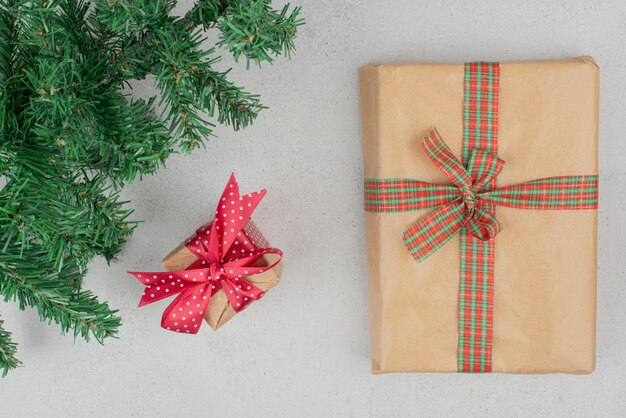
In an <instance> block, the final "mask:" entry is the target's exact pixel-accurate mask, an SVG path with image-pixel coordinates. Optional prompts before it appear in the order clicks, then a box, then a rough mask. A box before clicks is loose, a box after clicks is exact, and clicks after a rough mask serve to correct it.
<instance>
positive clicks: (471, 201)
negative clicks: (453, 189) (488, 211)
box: [461, 187, 476, 212]
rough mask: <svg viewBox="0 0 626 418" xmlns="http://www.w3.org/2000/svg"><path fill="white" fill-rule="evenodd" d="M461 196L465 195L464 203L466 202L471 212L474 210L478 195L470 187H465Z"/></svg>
mask: <svg viewBox="0 0 626 418" xmlns="http://www.w3.org/2000/svg"><path fill="white" fill-rule="evenodd" d="M461 196H462V197H463V203H465V207H467V209H468V210H469V211H470V212H473V211H474V206H475V205H476V195H475V194H474V193H473V192H472V190H471V189H470V188H467V187H464V188H463V189H461Z"/></svg>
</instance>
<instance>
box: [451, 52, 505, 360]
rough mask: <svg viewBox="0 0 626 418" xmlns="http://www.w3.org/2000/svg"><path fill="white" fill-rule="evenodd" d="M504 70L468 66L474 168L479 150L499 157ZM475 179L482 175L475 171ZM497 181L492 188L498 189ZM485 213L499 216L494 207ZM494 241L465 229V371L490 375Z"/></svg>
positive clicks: (468, 143)
mask: <svg viewBox="0 0 626 418" xmlns="http://www.w3.org/2000/svg"><path fill="white" fill-rule="evenodd" d="M499 81H500V65H499V64H498V63H488V62H477V63H467V64H465V89H464V103H463V163H464V164H466V165H467V164H468V163H469V161H470V156H471V155H472V151H473V150H481V151H484V152H488V153H491V154H497V152H498V142H497V141H498V99H499V93H500V86H499ZM471 174H472V175H473V176H476V177H474V178H473V179H472V180H473V181H474V182H478V181H479V178H480V177H481V175H480V173H478V172H476V171H475V170H472V173H471ZM495 186H496V178H495V176H492V177H491V179H490V181H489V188H495ZM483 209H484V210H485V212H487V214H488V215H492V216H493V215H494V214H495V210H494V207H493V205H490V204H485V205H483ZM494 253H495V251H494V241H493V239H489V240H486V241H483V240H480V239H478V238H477V237H475V236H474V235H472V234H471V233H470V232H469V231H468V229H467V227H465V226H464V227H463V228H461V265H460V280H459V313H458V314H459V343H458V370H459V371H460V372H490V371H491V353H492V341H493V280H494V268H493V266H494V261H495V260H494Z"/></svg>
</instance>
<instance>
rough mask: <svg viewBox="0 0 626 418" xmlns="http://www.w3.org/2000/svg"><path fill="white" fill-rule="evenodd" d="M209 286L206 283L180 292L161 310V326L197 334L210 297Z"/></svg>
mask: <svg viewBox="0 0 626 418" xmlns="http://www.w3.org/2000/svg"><path fill="white" fill-rule="evenodd" d="M209 286H210V284H209V283H206V284H203V285H198V286H194V287H192V288H189V289H187V290H185V291H183V292H181V293H180V295H178V297H177V298H176V299H174V301H173V302H172V303H170V305H169V306H168V307H167V308H166V309H165V311H164V312H163V316H162V318H161V327H163V328H165V329H167V330H170V331H175V332H180V333H185V334H197V333H198V331H199V330H200V325H202V319H203V318H204V313H205V311H206V308H207V306H208V304H209V300H210V299H211V291H210V289H209Z"/></svg>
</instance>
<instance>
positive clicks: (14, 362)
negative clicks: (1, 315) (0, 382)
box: [0, 319, 22, 377]
mask: <svg viewBox="0 0 626 418" xmlns="http://www.w3.org/2000/svg"><path fill="white" fill-rule="evenodd" d="M3 326H4V321H3V320H2V319H0V370H1V371H2V377H5V376H6V375H7V373H8V372H9V370H12V369H14V368H16V367H18V366H19V365H21V364H22V362H21V361H19V360H18V359H17V358H15V352H16V351H17V344H15V343H14V342H13V341H12V340H11V333H10V332H8V331H6V330H5V329H4V327H3Z"/></svg>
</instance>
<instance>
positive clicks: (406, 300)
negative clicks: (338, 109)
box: [360, 57, 598, 373]
mask: <svg viewBox="0 0 626 418" xmlns="http://www.w3.org/2000/svg"><path fill="white" fill-rule="evenodd" d="M360 80H361V111H362V124H363V143H364V160H365V177H366V179H365V209H366V212H367V213H366V234H367V249H368V276H369V305H370V325H371V334H372V371H373V372H374V373H384V372H408V371H422V372H456V371H459V372H492V371H493V372H507V373H550V372H567V373H589V372H591V371H593V369H594V366H595V305H596V290H595V289H596V216H597V214H596V212H597V211H596V208H597V137H598V67H597V65H596V64H595V62H594V61H593V60H592V59H591V58H590V57H580V58H575V59H569V60H561V61H536V62H518V63H502V64H500V63H490V62H479V63H469V64H465V65H463V64H460V65H457V64H403V65H379V66H368V67H364V68H362V69H361V70H360ZM433 126H437V128H436V129H435V128H433ZM505 162H506V164H505ZM407 248H408V250H409V251H408V252H407Z"/></svg>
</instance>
